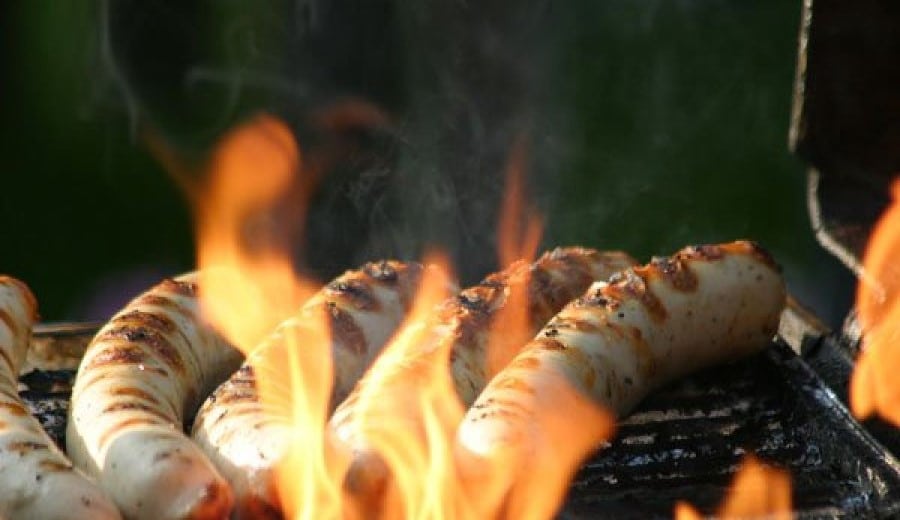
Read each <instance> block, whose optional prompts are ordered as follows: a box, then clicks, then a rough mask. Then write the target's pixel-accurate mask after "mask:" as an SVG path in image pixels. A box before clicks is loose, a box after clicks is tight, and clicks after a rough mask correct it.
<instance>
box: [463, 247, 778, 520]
mask: <svg viewBox="0 0 900 520" xmlns="http://www.w3.org/2000/svg"><path fill="white" fill-rule="evenodd" d="M784 301H785V288H784V283H783V281H782V278H781V276H780V274H779V269H778V268H777V266H776V265H775V264H774V262H773V261H772V260H771V258H770V257H769V255H768V254H767V253H765V252H764V251H763V250H762V249H761V248H760V247H759V246H757V245H755V244H753V243H751V242H746V241H738V242H733V243H728V244H721V245H710V246H699V247H688V248H685V249H682V250H681V251H679V252H678V253H676V254H675V255H674V256H672V257H670V258H660V259H654V260H653V261H652V262H650V263H649V264H648V265H646V266H643V267H638V268H633V269H628V270H626V271H624V272H623V273H621V274H617V275H616V276H614V277H613V278H611V279H610V280H609V283H608V284H602V283H598V284H595V285H594V286H592V287H591V288H590V289H589V290H588V291H587V293H586V294H585V295H584V296H583V297H581V298H579V299H577V300H575V301H573V302H572V303H570V304H569V305H567V306H566V308H565V309H563V310H562V311H561V312H560V313H559V314H558V315H557V316H556V317H554V318H553V319H552V320H551V321H550V322H549V323H548V324H547V325H546V326H545V327H544V329H543V330H542V331H541V332H540V333H539V334H538V335H537V336H536V338H535V339H534V340H533V341H531V342H530V343H529V344H528V345H527V346H525V348H524V350H523V351H522V352H521V353H520V354H519V355H518V356H517V357H516V358H515V359H514V360H513V361H512V363H510V364H509V365H508V366H507V367H506V369H504V370H503V371H502V372H501V373H499V374H497V376H496V377H494V378H493V379H492V380H491V382H490V383H489V384H488V386H487V388H485V390H484V391H483V392H482V393H481V395H480V396H479V397H478V399H477V401H476V403H475V404H474V406H472V407H471V408H470V409H469V411H468V413H467V414H466V417H465V419H464V420H463V422H462V424H461V425H460V428H459V430H458V431H457V444H458V447H457V452H458V454H459V457H458V460H459V461H461V462H460V465H461V466H463V471H464V473H465V474H468V475H469V477H468V478H472V479H473V480H476V481H477V480H478V479H479V478H478V477H479V473H484V472H486V471H494V470H488V469H487V468H491V467H493V468H497V467H498V466H499V467H502V468H503V470H504V471H509V472H511V474H517V475H519V478H518V479H517V480H520V481H523V482H524V481H527V480H528V478H529V475H540V474H541V469H540V462H539V461H540V460H541V457H542V456H549V457H558V456H559V454H558V452H557V453H554V450H558V449H559V447H561V446H564V445H565V443H567V442H569V443H570V442H571V439H572V436H571V434H572V429H573V428H578V429H582V428H585V427H586V425H585V422H584V419H583V418H582V417H572V416H568V415H566V416H563V417H555V416H556V415H558V414H559V412H558V410H560V409H564V408H566V406H568V405H567V403H566V402H565V401H566V399H569V398H571V399H574V400H578V399H589V400H590V401H592V402H593V403H596V404H598V405H601V406H602V407H603V408H605V409H607V410H608V411H610V412H612V413H613V414H615V415H616V416H619V417H621V416H623V415H626V414H628V413H629V412H630V411H631V410H632V409H633V408H634V407H635V406H636V405H637V404H638V403H639V402H640V401H641V399H643V398H644V397H645V396H646V395H647V394H648V393H649V392H650V391H652V390H654V389H656V388H659V387H660V386H661V385H663V384H665V383H667V382H669V381H672V380H673V379H676V378H679V377H682V376H684V375H685V374H687V373H689V372H693V371H695V370H699V369H701V368H703V367H708V366H711V365H714V364H717V363H722V362H726V361H731V360H735V359H739V358H741V357H743V356H747V355H749V354H751V353H754V352H758V351H760V350H761V349H763V348H764V347H765V346H766V345H767V344H768V342H769V341H770V340H771V339H772V337H773V335H774V334H775V331H776V329H777V326H778V322H779V317H780V313H781V310H782V307H783V305H784ZM564 387H566V388H570V389H572V390H573V392H571V394H570V395H568V397H566V398H563V397H564V395H565V394H564V393H563V392H561V390H563V388H564ZM553 419H556V420H555V424H557V425H559V424H563V425H568V428H564V429H563V430H564V431H560V429H559V428H557V429H552V428H549V427H546V428H545V426H548V425H550V424H553V423H554V421H553ZM587 449H589V447H588V448H587ZM584 455H585V453H580V454H579V455H578V456H579V457H581V456H584ZM577 462H578V461H577V460H574V461H573V463H576V464H577ZM526 465H527V466H528V467H530V468H532V471H523V470H525V468H526ZM473 475H474V476H473ZM481 476H483V475H481ZM563 482H565V480H563ZM530 484H531V485H537V486H547V485H553V484H552V483H550V482H531V483H530ZM525 489H527V486H525ZM511 492H512V491H510V490H506V491H505V493H511ZM523 494H527V491H525V493H523ZM532 512H533V510H532ZM516 514H517V513H516V512H512V513H511V516H513V517H515V515H516ZM543 514H546V515H547V516H549V515H552V511H545V512H544V513H543Z"/></svg>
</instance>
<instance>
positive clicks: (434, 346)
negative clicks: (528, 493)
mask: <svg viewBox="0 0 900 520" xmlns="http://www.w3.org/2000/svg"><path fill="white" fill-rule="evenodd" d="M633 263H634V262H633V260H632V259H631V258H630V257H629V256H628V255H626V254H624V253H619V252H607V253H601V252H597V251H594V250H590V249H584V248H579V247H570V248H559V249H556V250H554V251H552V252H548V253H545V254H544V255H543V256H541V258H539V259H538V260H537V261H535V262H534V263H532V264H529V263H527V262H524V261H518V262H515V263H513V264H512V265H510V266H508V267H507V268H506V269H504V270H502V271H500V272H497V273H494V274H492V275H490V276H488V277H487V278H485V279H484V280H483V281H482V282H481V283H480V284H478V285H476V286H474V287H470V288H468V289H466V290H464V291H462V292H461V293H460V294H459V295H457V296H455V297H453V298H450V299H449V300H447V301H446V302H444V303H443V304H442V305H441V307H440V308H439V309H438V310H437V311H436V312H435V314H434V315H433V316H432V318H431V322H430V323H429V324H428V325H427V327H428V329H429V331H432V333H431V335H430V337H429V338H428V339H426V340H425V341H424V342H423V344H422V345H420V347H418V350H417V351H416V352H415V356H416V357H415V358H414V359H405V360H403V361H402V362H401V363H398V364H396V365H394V366H391V367H387V370H388V371H389V373H388V374H387V375H386V376H385V375H384V374H382V375H381V376H380V377H379V383H378V384H379V385H383V386H381V387H380V388H379V392H381V393H379V395H378V396H376V400H377V401H378V402H379V403H384V404H385V406H388V407H389V408H390V410H385V411H384V413H385V414H390V417H385V418H384V419H383V420H380V423H382V424H384V423H388V422H389V423H390V424H391V427H396V428H403V426H398V424H404V425H407V426H408V427H409V428H416V425H417V424H418V423H419V420H418V418H416V417H414V412H413V410H415V406H413V405H411V404H409V405H407V404H404V403H408V402H409V400H410V399H415V398H416V396H417V395H418V391H417V387H416V385H417V384H419V383H418V380H419V379H421V377H422V374H424V373H426V372H427V368H428V366H430V365H432V364H433V363H439V362H441V360H440V359H437V358H436V355H435V354H434V353H435V352H437V351H438V350H439V347H438V346H439V345H442V346H447V345H449V346H448V347H447V348H449V351H450V354H449V355H450V365H451V367H450V368H451V376H452V379H453V384H454V387H455V389H456V392H457V394H458V395H459V397H460V399H461V400H462V401H463V404H464V405H466V406H467V405H468V404H470V403H471V402H472V400H474V398H475V396H477V395H478V393H479V392H480V391H481V388H482V387H483V386H484V384H485V383H486V381H487V380H488V378H489V377H490V376H491V375H492V372H493V371H496V370H499V368H500V367H502V366H503V365H505V363H506V361H507V360H508V359H511V358H512V356H513V355H515V353H516V352H517V351H518V349H519V348H520V346H521V345H523V344H525V343H526V342H527V341H528V339H529V338H530V337H532V336H533V335H534V334H535V333H536V332H537V331H538V330H539V329H540V327H541V326H543V324H544V323H545V322H546V321H547V320H549V319H550V318H551V317H553V315H554V314H555V313H556V312H558V311H559V310H560V309H561V308H562V307H563V306H564V305H565V304H566V303H567V302H568V301H570V300H571V299H573V298H575V297H577V296H578V295H579V294H581V293H582V292H583V291H584V290H585V289H586V288H587V287H588V286H589V285H590V284H591V282H592V281H594V280H603V279H606V278H607V277H608V276H610V275H611V274H612V273H614V272H616V271H619V270H621V269H624V268H625V267H628V266H630V265H632V264H633ZM512 291H524V293H525V294H527V302H528V312H527V323H526V324H525V326H524V327H523V330H518V331H511V330H506V329H507V328H508V327H505V326H504V325H505V324H504V323H500V322H497V320H496V319H501V320H502V319H506V318H508V317H509V315H508V314H504V313H503V312H502V311H503V309H504V306H505V305H506V303H507V302H508V300H509V296H510V294H511V292H512ZM492 329H493V330H496V331H502V332H503V333H502V334H499V335H494V337H493V338H491V334H490V331H491V330H492ZM489 344H490V345H489ZM489 346H490V348H491V350H492V352H488V348H489ZM442 348H443V347H441V349H442ZM492 356H493V357H495V358H496V357H498V356H499V358H500V359H499V360H497V359H494V360H493V362H490V361H492V359H491V358H492ZM376 363H377V362H376ZM426 377H427V376H426ZM368 384H369V380H368V379H367V378H366V377H364V378H363V379H362V380H361V381H360V382H359V384H358V385H357V388H356V389H354V391H353V393H352V394H351V395H350V397H348V398H347V400H345V401H344V402H343V403H342V404H341V405H340V406H339V407H338V409H337V410H336V411H335V413H334V415H333V417H332V419H331V421H330V427H331V428H332V431H333V432H334V433H335V435H336V438H337V440H338V443H339V445H341V446H342V447H343V448H344V449H346V450H347V451H348V452H352V462H351V465H350V469H349V472H348V474H347V479H346V482H345V486H346V487H347V489H348V490H349V491H350V492H351V493H352V494H354V495H357V496H359V497H362V499H363V500H370V499H371V498H372V497H376V498H377V495H378V494H380V492H381V489H382V487H383V485H384V483H385V481H386V479H387V477H388V470H387V468H386V467H384V464H383V462H382V461H381V460H380V459H379V458H378V456H377V455H376V454H374V453H373V452H372V451H371V449H370V448H369V447H368V445H367V441H366V436H367V434H366V432H364V431H361V430H360V422H359V421H357V420H356V419H355V418H356V416H357V414H358V413H360V412H359V410H358V403H359V395H360V394H361V393H363V392H366V391H367V390H366V387H367V385H368ZM370 402H371V401H370ZM364 413H366V414H371V413H372V411H366V412H364ZM375 413H376V414H378V413H381V412H378V411H376V412H375ZM397 413H399V414H400V416H397V415H395V414H397Z"/></svg>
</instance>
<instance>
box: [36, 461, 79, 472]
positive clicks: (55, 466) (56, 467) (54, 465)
mask: <svg viewBox="0 0 900 520" xmlns="http://www.w3.org/2000/svg"><path fill="white" fill-rule="evenodd" d="M38 466H39V467H40V468H41V469H42V470H44V471H47V472H49V473H63V472H68V471H73V470H74V467H73V466H72V465H71V464H67V463H65V462H59V461H56V460H49V459H44V460H42V461H40V462H38Z"/></svg>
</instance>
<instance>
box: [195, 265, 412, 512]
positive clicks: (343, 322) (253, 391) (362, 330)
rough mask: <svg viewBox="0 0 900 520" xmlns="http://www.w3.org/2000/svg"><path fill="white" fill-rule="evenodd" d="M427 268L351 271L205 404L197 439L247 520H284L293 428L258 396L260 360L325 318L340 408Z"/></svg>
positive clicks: (197, 424)
mask: <svg viewBox="0 0 900 520" xmlns="http://www.w3.org/2000/svg"><path fill="white" fill-rule="evenodd" d="M421 274H422V266H421V265H420V264H417V263H405V262H398V261H381V262H374V263H368V264H366V265H364V266H363V267H362V268H361V269H359V270H356V271H347V272H346V273H344V274H343V275H341V276H340V277H338V278H336V279H335V280H334V281H332V282H331V283H329V284H328V285H326V286H325V287H324V288H323V289H322V290H321V291H319V293H318V294H316V295H314V296H313V297H312V298H311V299H310V300H309V301H308V302H307V303H306V304H305V305H304V306H303V307H302V308H301V309H300V311H299V312H298V313H297V315H296V316H294V317H292V318H290V319H288V320H287V321H285V322H284V323H282V324H281V325H280V326H279V327H278V329H277V330H276V331H275V332H274V333H273V334H272V335H271V336H270V337H269V338H267V339H266V340H265V341H264V342H263V345H262V346H261V347H260V348H258V349H257V350H256V351H255V352H254V354H253V355H251V356H250V357H249V358H248V359H247V360H246V361H245V363H244V364H243V365H242V366H241V368H240V370H238V371H237V372H235V374H234V375H232V376H231V378H230V379H229V380H228V381H226V382H225V383H223V384H222V385H221V386H219V388H218V389H217V390H216V391H215V392H214V393H213V395H211V396H210V397H209V399H207V401H206V402H205V403H204V404H203V406H202V407H201V408H200V411H199V413H198V414H197V419H196V421H195V422H194V430H193V437H194V440H196V441H197V443H198V444H199V445H200V447H201V448H202V449H203V450H204V451H205V452H206V453H207V454H208V455H209V457H210V459H211V460H212V461H213V462H214V463H215V464H216V466H217V467H218V468H219V470H220V471H221V472H222V475H223V476H225V478H226V479H228V481H229V482H230V483H231V485H232V488H233V490H234V492H235V497H236V500H237V507H236V512H237V516H238V517H242V518H261V517H268V516H272V517H278V514H279V504H278V499H277V494H276V490H275V488H274V483H275V482H274V471H275V469H276V465H277V463H278V462H279V461H281V460H282V459H283V458H284V454H285V450H286V448H287V446H286V444H287V442H288V441H287V438H288V435H289V429H288V428H289V426H288V424H287V423H286V421H285V420H284V418H280V417H273V415H272V413H273V410H272V409H268V410H265V411H264V410H263V407H262V403H260V401H259V394H258V393H257V384H256V371H258V370H261V368H259V367H260V364H257V363H256V360H257V359H259V358H261V357H270V358H271V357H272V356H279V357H280V358H283V357H284V353H283V352H277V351H282V350H284V349H287V348H290V346H291V345H298V346H300V347H302V346H303V345H302V341H297V340H298V338H301V337H303V334H304V329H305V328H306V327H308V326H309V323H310V320H315V319H318V316H322V315H324V316H327V318H328V319H329V329H330V332H331V352H332V357H333V360H334V361H333V367H334V387H333V390H332V395H333V396H334V397H333V399H332V402H339V401H340V400H341V399H343V398H344V397H345V396H346V395H347V393H348V392H349V390H350V389H351V388H352V387H353V385H354V384H355V383H356V380H357V379H359V377H360V375H362V373H363V371H364V370H365V368H366V366H368V364H369V363H370V362H371V360H372V358H373V357H375V356H376V355H377V354H378V352H379V351H380V350H381V348H382V347H383V346H384V344H385V343H386V342H387V340H388V338H390V336H391V334H393V332H394V330H395V329H396V328H397V326H398V325H399V324H400V322H401V321H402V320H403V317H404V316H405V314H406V311H407V307H408V305H409V303H410V300H411V299H412V297H413V295H414V293H415V290H416V287H417V284H418V281H419V278H420V276H421Z"/></svg>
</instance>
